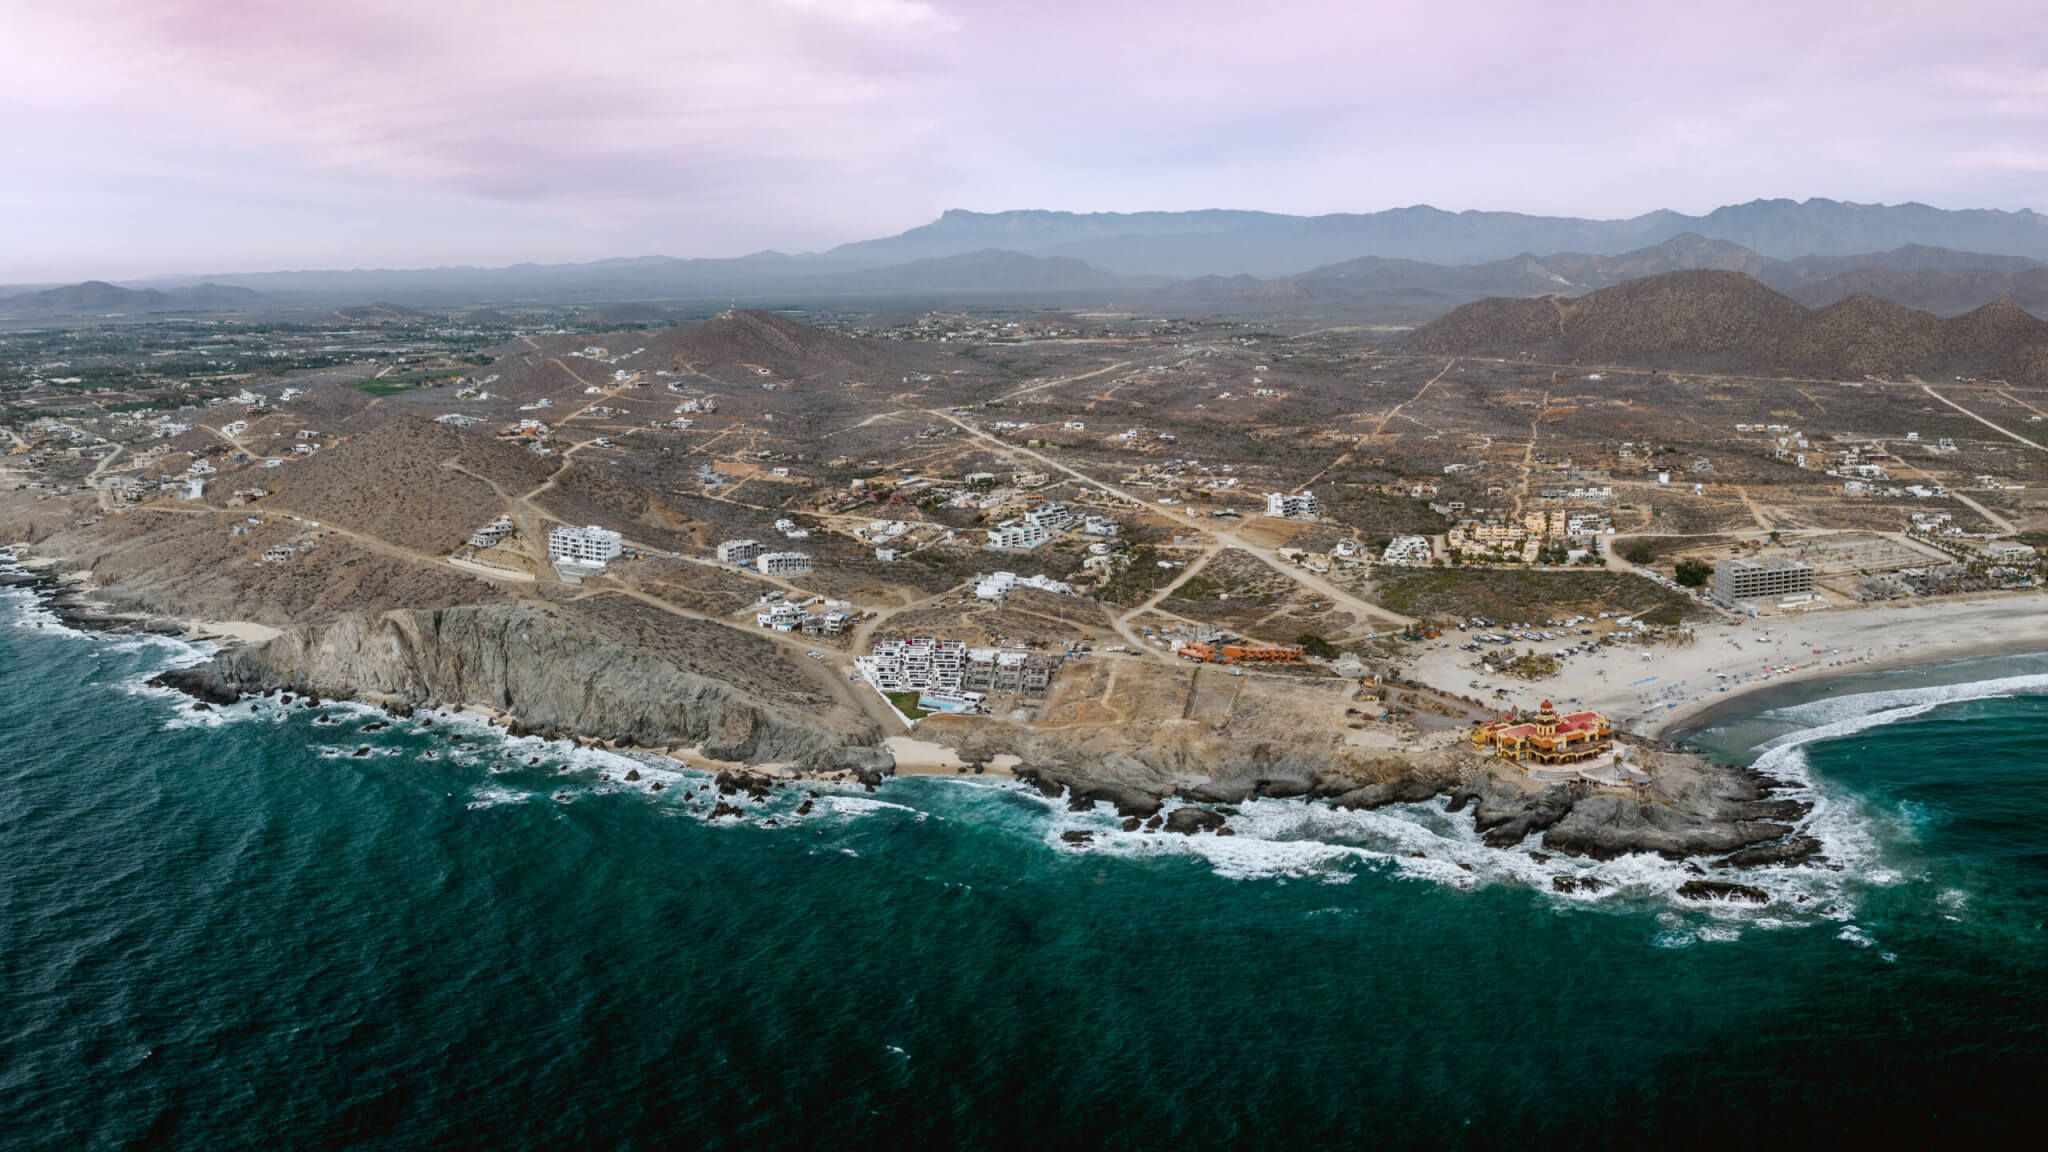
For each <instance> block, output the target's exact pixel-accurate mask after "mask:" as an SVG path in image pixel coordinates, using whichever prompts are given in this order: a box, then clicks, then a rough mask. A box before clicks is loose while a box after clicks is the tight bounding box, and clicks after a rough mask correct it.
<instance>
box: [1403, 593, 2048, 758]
mask: <svg viewBox="0 0 2048 1152" xmlns="http://www.w3.org/2000/svg"><path fill="white" fill-rule="evenodd" d="M1694 627H1695V629H1696V631H1695V633H1694V636H1695V639H1694V642H1693V643H1692V644H1691V645H1689V646H1686V647H1665V646H1661V645H1660V646H1656V647H1647V648H1646V647H1640V646H1635V645H1626V646H1619V645H1618V646H1614V647H1610V648H1607V649H1605V650H1602V651H1600V652H1598V653H1590V654H1581V655H1577V656H1573V657H1569V658H1567V659H1566V660H1565V663H1564V667H1563V669H1562V670H1561V671H1560V672H1559V673H1558V674H1557V675H1555V676H1552V677H1549V678H1547V679H1545V680H1538V681H1523V680H1513V679H1508V678H1506V677H1502V676H1498V675H1493V676H1489V675H1487V674H1485V673H1481V672H1476V671H1474V670H1473V669H1472V668H1471V667H1469V664H1470V662H1471V660H1472V657H1471V656H1470V655H1469V654H1467V653H1464V652H1461V651H1459V650H1457V649H1456V648H1455V647H1453V648H1445V649H1432V650H1431V651H1429V652H1426V653H1424V654H1423V655H1422V656H1421V657H1420V658H1419V659H1417V660H1416V661H1415V662H1414V664H1413V665H1412V666H1411V669H1410V671H1409V672H1408V673H1407V675H1408V677H1409V678H1410V679H1413V680H1416V681H1419V682H1421V683H1424V684H1428V685H1430V686H1432V687H1435V688H1438V689H1441V690H1445V691H1450V692H1453V693H1456V694H1469V693H1473V692H1475V691H1479V692H1486V693H1488V694H1489V697H1490V693H1491V691H1492V689H1494V688H1496V687H1499V688H1505V689H1506V690H1507V692H1508V696H1506V697H1504V698H1498V705H1497V706H1498V707H1501V708H1503V709H1505V708H1508V707H1520V708H1533V707H1534V706H1535V705H1536V703H1537V701H1538V700H1541V699H1546V698H1548V699H1555V700H1556V701H1558V703H1559V704H1561V705H1562V704H1570V705H1571V706H1573V707H1580V708H1591V709H1594V710H1596V711H1599V712H1601V713H1602V714H1604V715H1606V716H1607V717H1608V719H1609V720H1610V721H1611V722H1612V723H1613V724H1614V725H1615V727H1616V728H1617V729H1618V730H1623V731H1629V732H1633V733H1636V734H1638V735H1641V736H1644V737H1648V738H1650V739H1657V740H1663V739H1668V738H1669V737H1670V735H1671V734H1672V733H1673V732H1678V731H1682V730H1688V729H1694V728H1698V727H1699V726H1700V720H1701V718H1702V717H1703V716H1707V715H1711V714H1714V713H1718V712H1720V711H1721V710H1722V709H1723V708H1724V706H1727V705H1732V704H1733V703H1734V702H1735V701H1737V700H1744V701H1753V699H1754V698H1755V696H1756V695H1757V694H1758V693H1762V692H1768V691H1770V690H1772V689H1774V688H1779V687H1782V686H1784V685H1788V684H1799V683H1810V682H1813V681H1817V680H1824V679H1829V678H1834V677H1843V676H1853V675H1858V674H1860V673H1866V672H1883V671H1896V670H1897V669H1900V668H1909V667H1914V666H1917V665H1923V664H1927V665H1932V664H1942V663H1948V662H1952V661H1956V660H1968V659H1975V658H1980V657H1989V656H2013V655H2023V654H2028V653H2036V652H2038V653H2048V600H2044V599H2043V598H2042V596H2041V594H2040V593H2035V592H2029V593H2024V594H2017V595H2004V596H1987V597H1976V598H1972V599H1967V600H1947V601H1940V602H1935V603H1922V604H1913V603H1896V604H1886V605H1874V606H1870V607H1864V608H1853V609H1841V610H1835V611H1828V612H1810V613H1799V614H1793V615H1787V616H1770V617H1760V618H1755V619H1743V620H1740V621H1714V622H1708V623H1703V624H1698V625H1695V626H1694ZM1523 646H1524V645H1520V644H1518V645H1516V647H1517V648H1518V649H1519V648H1520V647H1523ZM1561 646H1563V645H1562V643H1561V642H1560V643H1551V644H1541V645H1530V647H1536V648H1537V649H1538V651H1546V650H1554V649H1555V648H1557V647H1561ZM1469 681H1478V682H1480V684H1481V687H1480V688H1479V689H1476V690H1475V689H1474V688H1472V687H1471V686H1470V684H1469V683H1468V682H1469Z"/></svg>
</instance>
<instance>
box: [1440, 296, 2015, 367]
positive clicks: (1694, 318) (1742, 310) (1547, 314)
mask: <svg viewBox="0 0 2048 1152" xmlns="http://www.w3.org/2000/svg"><path fill="white" fill-rule="evenodd" d="M1408 347H1409V348H1410V349H1412V350H1414V351H1419V352H1434V353H1448V354H1459V355H1464V354H1482V353H1484V354H1501V353H1528V354H1532V355H1535V356H1538V357H1540V358H1543V359H1548V360H1554V361H1563V362H1586V363H1603V364H1637V365H1643V366H1647V367H1672V368H1694V369H1708V370H1724V371H1743V372H1771V371H1783V372H1791V373H1795V374H1798V375H1803V376H1816V377H1829V376H1838V377H1842V378H1844V379H1857V378H1860V377H1862V376H1864V375H1867V374H1887V375H1900V374H1909V373H1917V374H1933V375H1942V374H1947V373H1949V372H1952V371H1957V372H1966V373H1969V374H1973V375H1992V376H2004V377H2006V378H2008V379H2026V380H2034V381H2048V321H2042V320H2040V319H2038V318H2036V317H2034V316H2033V315H2031V314H2029V313H2027V312H2025V311H2024V310H2022V309H2020V308H2018V307H2017V306H2015V305H2013V304H2011V303H2007V302H2001V303H1993V304H1989V305H1986V306H1984V307H1983V308H1979V309H1977V310H1976V311H1973V312H1970V313H1967V314H1965V315H1962V316H1957V317H1951V318H1948V319H1943V318H1942V317H1939V316H1935V315H1933V314H1931V313H1927V312H1921V311H1916V310H1913V309H1910V308H1905V307H1902V306H1900V305H1898V304H1895V303H1892V302H1890V301H1886V300H1879V299H1877V298H1875V297H1872V296H1865V295H1857V296H1851V297H1848V298H1847V299H1844V300H1841V301H1838V302H1836V303H1833V304H1830V305H1829V306H1827V307H1825V308H1820V309H1814V310H1809V309H1808V308H1806V307H1804V306H1802V305H1801V304H1800V303H1799V302H1798V301H1796V300H1793V299H1791V298H1790V297H1787V296H1784V295H1781V294H1779V293H1777V292H1774V291H1772V290H1771V289H1770V288H1769V287H1767V286H1765V285H1764V284H1762V283H1761V282H1759V281H1757V280H1756V279H1754V278H1752V277H1750V276H1746V275H1744V274H1742V273H1740V272H1728V271H1718V270H1711V269H1702V270H1693V271H1683V272H1670V273H1665V274H1663V275H1660V276H1650V277H1645V278H1643V279H1639V280H1629V281H1625V282H1624V283H1621V284H1618V285H1615V286H1613V287H1609V288H1602V289H1600V290H1599V291H1596V292H1592V293H1590V294H1588V295H1585V296H1579V297H1566V296H1538V297H1522V298H1514V299H1489V300H1481V301H1477V302H1475V303H1472V304H1467V305H1465V306H1463V307H1461V308H1458V309H1456V310H1454V311H1452V312H1451V313H1449V314H1448V315H1446V316H1444V317H1442V318H1441V319H1438V320H1436V321H1433V322H1432V323H1430V324H1427V325H1424V326H1423V327H1422V328H1420V329H1418V330H1417V331H1416V332H1415V334H1414V335H1413V336H1412V337H1411V338H1410V339H1409V342H1408Z"/></svg>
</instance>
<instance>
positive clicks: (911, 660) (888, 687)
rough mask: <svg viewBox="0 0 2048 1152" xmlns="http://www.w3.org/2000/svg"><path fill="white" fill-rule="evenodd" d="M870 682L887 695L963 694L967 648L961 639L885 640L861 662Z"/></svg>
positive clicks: (920, 638) (921, 637)
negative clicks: (899, 693)
mask: <svg viewBox="0 0 2048 1152" xmlns="http://www.w3.org/2000/svg"><path fill="white" fill-rule="evenodd" d="M861 670H862V671H863V672H864V673H865V674H866V675H867V678H868V681H869V683H872V684H873V685H874V686H875V687H877V688H879V689H881V690H882V691H884V692H928V691H932V690H934V689H936V690H937V691H940V692H958V691H960V682H961V679H962V678H963V676H964V675H965V674H966V670H967V645H965V644H963V643H961V642H960V641H958V640H933V639H931V638H930V637H926V636H920V637H918V638H917V639H914V640H884V641H882V642H881V643H879V644H876V645H875V651H874V654H873V655H872V656H869V657H868V658H867V659H865V660H863V661H861Z"/></svg>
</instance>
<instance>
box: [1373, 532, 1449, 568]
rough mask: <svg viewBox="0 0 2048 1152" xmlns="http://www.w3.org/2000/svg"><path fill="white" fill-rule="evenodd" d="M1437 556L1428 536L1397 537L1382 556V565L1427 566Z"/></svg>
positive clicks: (1390, 542)
mask: <svg viewBox="0 0 2048 1152" xmlns="http://www.w3.org/2000/svg"><path fill="white" fill-rule="evenodd" d="M1435 555H1436V552H1435V549H1433V548H1431V547H1430V543H1429V537H1427V536H1396V537H1394V538H1393V540H1391V541H1389V542H1388V544H1387V550H1386V551H1385V552H1383V553H1381V554H1380V563H1382V564H1427V563H1429V562H1430V560H1431V559H1433V558H1434V557H1435Z"/></svg>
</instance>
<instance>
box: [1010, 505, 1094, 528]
mask: <svg viewBox="0 0 2048 1152" xmlns="http://www.w3.org/2000/svg"><path fill="white" fill-rule="evenodd" d="M1078 519H1080V517H1078V516H1076V515H1074V514H1073V513H1072V512H1071V511H1069V510H1068V509H1067V506H1066V505H1065V504H1047V505H1045V506H1043V507H1040V508H1033V509H1032V510H1031V511H1029V512H1026V513H1025V514H1024V522H1025V523H1026V524H1036V525H1038V526H1039V527H1040V528H1043V529H1045V530H1046V531H1047V532H1057V531H1059V530H1060V529H1062V528H1065V527H1066V526H1067V525H1069V524H1072V523H1073V522H1074V521H1076V520H1078Z"/></svg>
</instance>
